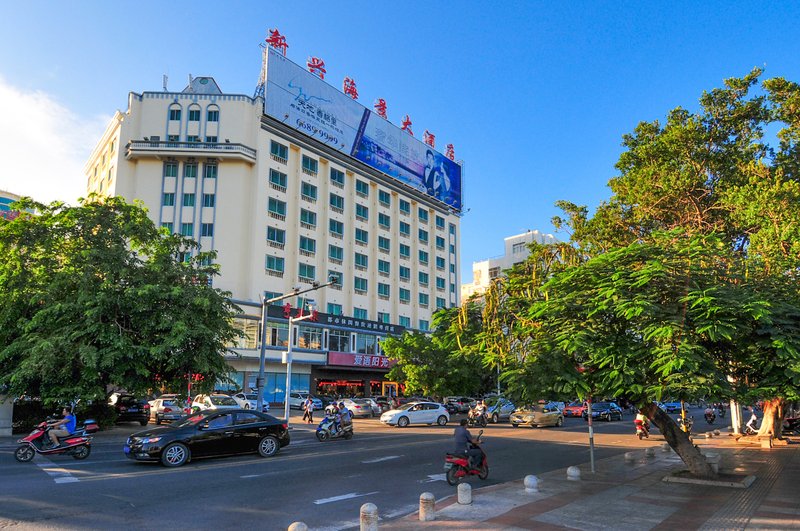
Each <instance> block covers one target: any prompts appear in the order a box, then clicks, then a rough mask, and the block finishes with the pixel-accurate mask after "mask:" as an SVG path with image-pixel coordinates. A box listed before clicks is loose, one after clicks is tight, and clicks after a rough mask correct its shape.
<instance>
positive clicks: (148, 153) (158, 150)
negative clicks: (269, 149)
mask: <svg viewBox="0 0 800 531" xmlns="http://www.w3.org/2000/svg"><path fill="white" fill-rule="evenodd" d="M256 153H257V152H256V150H255V149H253V148H251V147H247V146H245V145H244V144H236V143H231V142H171V141H165V140H160V141H156V142H154V141H152V140H131V141H130V142H128V146H127V153H126V157H127V158H128V159H136V158H142V157H152V156H162V155H164V154H169V155H187V156H192V157H197V156H208V157H215V158H219V159H224V158H226V157H227V158H239V159H242V160H246V161H248V162H255V161H256Z"/></svg>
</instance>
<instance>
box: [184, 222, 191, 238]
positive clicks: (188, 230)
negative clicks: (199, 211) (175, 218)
mask: <svg viewBox="0 0 800 531" xmlns="http://www.w3.org/2000/svg"><path fill="white" fill-rule="evenodd" d="M181 235H183V236H189V237H190V238H191V237H192V236H193V235H194V223H181Z"/></svg>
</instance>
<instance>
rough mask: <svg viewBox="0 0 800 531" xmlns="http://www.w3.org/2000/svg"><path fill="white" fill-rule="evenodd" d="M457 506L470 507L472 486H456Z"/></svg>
mask: <svg viewBox="0 0 800 531" xmlns="http://www.w3.org/2000/svg"><path fill="white" fill-rule="evenodd" d="M458 504H459V505H472V486H471V485H470V484H469V483H459V484H458Z"/></svg>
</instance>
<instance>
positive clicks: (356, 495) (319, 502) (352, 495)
mask: <svg viewBox="0 0 800 531" xmlns="http://www.w3.org/2000/svg"><path fill="white" fill-rule="evenodd" d="M378 492H380V491H377V490H376V491H374V492H365V493H363V494H359V493H357V492H350V493H348V494H342V495H340V496H333V497H331V498H322V499H321V500H314V504H315V505H322V504H324V503H333V502H337V501H342V500H349V499H352V498H360V497H362V496H369V495H370V494H378Z"/></svg>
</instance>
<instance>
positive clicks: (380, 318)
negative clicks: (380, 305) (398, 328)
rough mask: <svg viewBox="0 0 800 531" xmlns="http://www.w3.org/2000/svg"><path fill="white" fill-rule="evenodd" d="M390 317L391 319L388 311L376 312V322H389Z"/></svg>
mask: <svg viewBox="0 0 800 531" xmlns="http://www.w3.org/2000/svg"><path fill="white" fill-rule="evenodd" d="M390 319H391V317H390V316H389V314H388V313H385V312H378V322H381V323H390V322H391V321H390Z"/></svg>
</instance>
